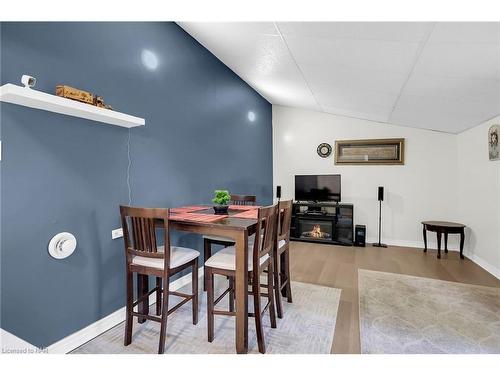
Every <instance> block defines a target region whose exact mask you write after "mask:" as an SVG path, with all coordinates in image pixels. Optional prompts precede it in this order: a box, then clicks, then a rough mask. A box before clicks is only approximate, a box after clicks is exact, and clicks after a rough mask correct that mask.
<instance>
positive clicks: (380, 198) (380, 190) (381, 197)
mask: <svg viewBox="0 0 500 375" xmlns="http://www.w3.org/2000/svg"><path fill="white" fill-rule="evenodd" d="M383 200H384V187H383V186H379V187H378V242H377V243H374V244H373V246H376V247H387V245H385V244H383V243H382V242H381V239H382V201H383Z"/></svg>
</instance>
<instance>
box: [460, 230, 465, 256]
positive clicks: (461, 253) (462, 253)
mask: <svg viewBox="0 0 500 375" xmlns="http://www.w3.org/2000/svg"><path fill="white" fill-rule="evenodd" d="M464 241H465V230H464V229H462V231H461V232H460V259H464V258H465V257H464Z"/></svg>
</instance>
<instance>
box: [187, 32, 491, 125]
mask: <svg viewBox="0 0 500 375" xmlns="http://www.w3.org/2000/svg"><path fill="white" fill-rule="evenodd" d="M179 25H180V26H181V27H182V28H183V29H184V30H186V31H187V32H188V33H189V34H191V35H192V36H193V37H194V38H195V39H196V40H198V41H199V42H200V43H201V44H202V45H203V46H205V47H206V48H207V49H208V50H209V51H211V52H212V53H213V54H214V55H215V56H217V57H218V58H219V59H220V60H221V61H222V62H223V63H224V64H226V65H227V66H228V67H230V68H231V69H232V70H233V71H234V72H235V73H236V74H238V75H239V76H240V77H241V78H242V79H244V80H245V81H246V82H247V83H248V84H250V85H251V86H252V87H253V88H255V89H256V90H257V91H258V92H259V93H260V94H261V95H262V96H264V97H265V98H266V99H267V100H268V101H269V102H271V103H272V104H279V105H285V106H291V107H299V108H306V109H311V110H315V111H321V112H327V113H332V114H336V115H343V116H349V117H355V118H361V119H367V120H372V121H378V122H383V123H391V124H395V125H403V126H410V127H417V128H425V129H432V130H436V131H443V132H449V133H460V132H462V131H463V130H465V129H468V128H471V127H473V126H475V125H478V124H480V123H481V122H483V121H485V120H488V119H490V118H492V117H494V116H496V115H499V114H500V23H474V22H453V23H441V22H437V23H435V22H432V23H430V22H421V23H419V22H413V23H412V22H246V23H241V22H240V23H238V22H232V23H231V22H230V23H210V22H180V23H179Z"/></svg>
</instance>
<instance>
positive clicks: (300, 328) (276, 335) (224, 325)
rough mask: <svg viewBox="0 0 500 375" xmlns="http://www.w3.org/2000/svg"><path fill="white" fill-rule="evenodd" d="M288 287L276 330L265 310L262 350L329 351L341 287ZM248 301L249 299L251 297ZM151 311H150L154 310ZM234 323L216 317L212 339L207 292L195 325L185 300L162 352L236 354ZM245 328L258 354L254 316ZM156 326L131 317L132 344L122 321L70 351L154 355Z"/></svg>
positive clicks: (172, 319)
mask: <svg viewBox="0 0 500 375" xmlns="http://www.w3.org/2000/svg"><path fill="white" fill-rule="evenodd" d="M225 282H227V281H226V280H225V279H224V280H223V279H222V278H218V279H217V281H216V285H217V286H218V289H219V290H220V289H221V287H223V285H222V284H223V283H225ZM200 285H202V284H201V283H200ZM217 286H216V287H217ZM189 287H190V286H189ZM292 291H293V303H287V302H283V305H284V306H283V307H284V317H283V319H277V324H278V327H277V328H276V329H273V328H271V326H270V322H269V314H268V313H266V314H265V316H264V319H263V325H264V335H265V340H266V349H267V351H266V353H271V354H287V353H290V354H292V353H295V354H302V353H330V350H331V347H332V341H333V335H334V330H335V322H336V318H337V309H338V305H339V300H340V289H334V288H328V287H323V286H319V285H312V284H304V283H299V282H292ZM171 299H172V300H173V299H174V297H171ZM249 300H250V301H251V298H250V299H249ZM175 302H177V300H176V301H175ZM217 308H218V309H219V308H224V309H226V308H227V297H225V298H224V299H223V300H222V301H221V302H220V303H219V304H218V305H217ZM250 309H253V305H252V303H251V302H249V310H250ZM150 311H155V310H154V308H153V310H150ZM250 311H252V310H250ZM234 326H235V318H234V317H226V316H216V317H215V339H214V341H213V342H212V343H209V342H208V341H207V317H206V293H203V292H201V293H200V315H199V322H198V324H197V325H196V326H195V325H193V324H192V321H191V303H190V302H188V303H187V304H185V305H184V306H182V307H181V308H180V309H179V310H177V311H175V312H174V313H172V314H171V315H170V316H169V318H168V325H167V339H166V343H165V353H167V354H168V353H177V354H183V353H186V354H210V353H218V354H223V353H227V354H233V353H235V330H234ZM248 328H249V332H248V351H249V353H258V352H259V351H258V347H257V339H256V334H255V320H254V319H253V318H248ZM159 329H160V324H159V323H156V322H153V321H147V322H146V323H144V324H137V321H136V320H135V321H134V328H133V336H132V344H131V345H129V346H123V334H124V323H121V324H119V325H117V326H115V327H114V328H112V329H110V330H109V331H107V332H105V333H103V334H101V335H100V336H98V337H96V338H95V339H93V340H91V341H89V342H88V343H86V344H84V345H83V346H81V347H79V348H78V349H76V350H74V351H73V352H72V353H82V354H83V353H87V354H88V353H94V354H97V353H103V354H113V353H123V354H133V353H149V354H154V353H156V352H157V350H158V339H159Z"/></svg>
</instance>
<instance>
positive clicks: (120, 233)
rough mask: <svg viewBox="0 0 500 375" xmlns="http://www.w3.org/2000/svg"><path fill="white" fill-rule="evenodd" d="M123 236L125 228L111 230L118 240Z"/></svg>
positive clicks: (114, 237)
mask: <svg viewBox="0 0 500 375" xmlns="http://www.w3.org/2000/svg"><path fill="white" fill-rule="evenodd" d="M120 237H123V229H122V228H118V229H114V230H112V231H111V238H112V239H113V240H116V239H117V238H120Z"/></svg>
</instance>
